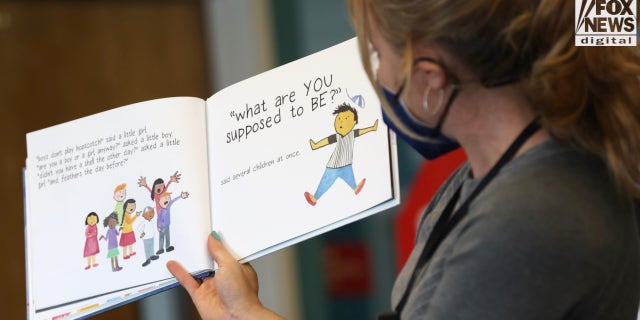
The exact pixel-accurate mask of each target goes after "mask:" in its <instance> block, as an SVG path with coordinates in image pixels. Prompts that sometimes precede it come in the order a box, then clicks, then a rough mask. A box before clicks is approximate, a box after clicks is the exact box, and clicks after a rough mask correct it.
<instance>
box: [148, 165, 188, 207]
mask: <svg viewBox="0 0 640 320" xmlns="http://www.w3.org/2000/svg"><path fill="white" fill-rule="evenodd" d="M180 176H181V174H180V173H178V171H176V172H174V173H173V175H171V176H170V177H169V182H168V183H167V185H165V184H164V180H162V178H158V179H156V180H155V181H154V182H153V186H152V187H151V188H149V185H147V178H146V177H140V178H139V179H138V186H140V187H145V188H146V189H147V191H149V192H150V193H151V200H154V201H155V202H156V212H160V197H159V195H161V194H163V193H165V192H167V191H168V190H169V186H170V185H171V183H172V182H175V183H179V182H180Z"/></svg>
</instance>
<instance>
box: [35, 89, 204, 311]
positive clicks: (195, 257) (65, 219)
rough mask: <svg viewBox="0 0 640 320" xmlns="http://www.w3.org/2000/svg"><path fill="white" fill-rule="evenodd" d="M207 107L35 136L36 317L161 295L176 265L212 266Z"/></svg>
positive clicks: (149, 108) (128, 109)
mask: <svg viewBox="0 0 640 320" xmlns="http://www.w3.org/2000/svg"><path fill="white" fill-rule="evenodd" d="M204 106H205V102H204V100H202V99H198V98H190V97H176V98H165V99H158V100H151V101H146V102H141V103H137V104H133V105H129V106H125V107H120V108H116V109H112V110H109V111H106V112H102V113H99V114H95V115H92V116H89V117H85V118H81V119H78V120H74V121H70V122H67V123H63V124H60V125H56V126H53V127H50V128H46V129H42V130H39V131H35V132H32V133H29V134H27V161H26V173H25V189H26V192H25V193H26V195H27V196H26V199H25V202H26V203H25V207H26V208H27V210H26V212H25V234H26V246H27V248H26V249H27V250H26V251H27V257H26V264H27V276H28V296H29V297H28V299H29V301H28V306H29V315H30V317H31V318H38V315H39V314H45V313H46V314H51V313H52V310H53V311H54V313H55V311H57V310H60V312H62V311H64V312H65V314H66V313H69V311H67V310H66V309H65V308H67V309H68V308H69V307H73V308H77V307H78V306H82V305H83V302H84V301H94V300H95V298H96V297H102V296H105V297H106V296H110V295H111V296H113V295H114V294H116V295H117V293H118V292H128V293H130V292H132V291H135V290H136V289H138V288H145V287H149V286H157V285H158V283H163V282H166V281H167V279H169V278H171V274H170V273H169V272H168V271H167V269H166V267H165V264H166V262H167V261H168V260H169V259H175V260H179V261H180V262H181V263H182V264H183V265H185V267H186V268H187V269H189V270H190V271H192V272H198V271H202V270H207V269H211V268H212V267H213V266H212V265H211V259H210V258H209V256H208V254H207V251H206V247H205V246H204V242H203V239H205V238H206V235H207V234H208V233H210V232H211V227H210V218H209V211H210V208H209V187H208V183H209V182H208V175H209V173H208V169H207V147H206V145H207V143H206V124H205V108H204ZM123 290H124V291H123Z"/></svg>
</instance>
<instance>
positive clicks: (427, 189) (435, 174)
mask: <svg viewBox="0 0 640 320" xmlns="http://www.w3.org/2000/svg"><path fill="white" fill-rule="evenodd" d="M465 160H466V155H465V154H464V151H463V150H462V149H458V150H455V151H453V152H450V153H448V154H446V155H444V156H442V157H440V158H437V159H435V160H430V161H425V162H424V163H423V164H422V166H421V167H420V169H419V170H418V172H417V173H416V176H415V177H414V180H413V182H412V184H411V186H410V187H409V189H408V190H407V195H406V196H405V199H404V200H403V203H402V205H401V206H400V209H399V210H398V214H397V215H396V218H395V223H394V229H395V232H394V234H395V244H396V262H397V264H396V266H397V268H398V269H397V270H398V271H400V270H401V269H402V266H404V263H405V262H406V261H407V258H409V254H411V250H412V249H413V246H414V243H415V238H416V229H417V228H418V222H419V221H420V217H421V216H422V213H423V212H424V209H425V208H426V207H427V205H428V204H429V201H431V198H432V197H433V195H434V194H435V193H436V191H437V190H438V188H439V187H440V185H441V184H442V183H443V182H444V181H445V180H446V179H447V178H448V177H449V175H451V173H452V172H453V171H454V170H455V169H456V168H457V167H458V166H460V164H461V163H462V162H464V161H465Z"/></svg>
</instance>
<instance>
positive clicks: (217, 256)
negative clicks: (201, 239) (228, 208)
mask: <svg viewBox="0 0 640 320" xmlns="http://www.w3.org/2000/svg"><path fill="white" fill-rule="evenodd" d="M216 237H218V238H217V239H216ZM207 247H208V249H209V253H210V254H211V256H212V257H213V260H215V261H216V263H217V264H218V266H219V267H222V266H225V265H229V264H231V263H236V262H237V261H236V259H235V258H234V257H233V256H232V255H231V254H230V253H229V251H227V248H225V247H224V245H223V244H222V242H221V241H220V238H219V236H218V234H217V233H216V232H215V231H213V232H212V233H211V236H210V237H209V239H208V241H207Z"/></svg>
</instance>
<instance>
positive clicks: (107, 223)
mask: <svg viewBox="0 0 640 320" xmlns="http://www.w3.org/2000/svg"><path fill="white" fill-rule="evenodd" d="M117 225H118V214H117V213H116V212H112V213H111V214H110V215H109V216H108V217H107V218H106V219H104V227H105V228H106V227H109V230H108V231H107V236H106V237H105V236H101V237H100V240H102V239H105V240H107V258H110V259H111V270H113V271H114V272H115V271H120V270H122V267H121V266H120V265H119V264H118V255H119V254H120V251H119V250H118V235H119V234H120V232H118V229H117V228H116V226H117Z"/></svg>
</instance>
